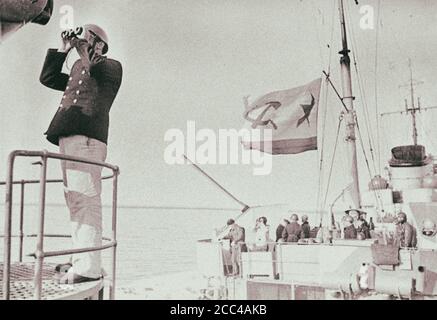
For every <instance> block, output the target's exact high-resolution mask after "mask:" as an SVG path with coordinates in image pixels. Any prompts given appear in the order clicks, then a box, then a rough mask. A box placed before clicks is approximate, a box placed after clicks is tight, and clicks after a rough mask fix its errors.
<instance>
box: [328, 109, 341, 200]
mask: <svg viewBox="0 0 437 320" xmlns="http://www.w3.org/2000/svg"><path fill="white" fill-rule="evenodd" d="M342 121H343V115H341V116H340V117H339V119H338V126H337V135H336V138H335V144H334V152H333V154H332V159H331V166H330V168H329V175H328V183H327V185H326V193H325V198H324V201H323V207H325V206H326V202H327V200H328V191H329V187H330V185H331V180H332V171H333V168H334V160H335V155H336V153H337V147H338V140H339V137H340V128H341V122H342Z"/></svg>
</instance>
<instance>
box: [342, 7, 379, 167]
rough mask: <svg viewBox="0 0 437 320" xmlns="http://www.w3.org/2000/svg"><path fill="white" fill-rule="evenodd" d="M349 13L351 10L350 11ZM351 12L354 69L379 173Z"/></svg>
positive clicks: (373, 159)
mask: <svg viewBox="0 0 437 320" xmlns="http://www.w3.org/2000/svg"><path fill="white" fill-rule="evenodd" d="M348 11H349V10H348ZM348 13H349V12H347V13H346V16H347V19H348V24H349V25H350V26H351V30H350V31H351V38H352V47H353V48H354V50H352V56H353V60H354V68H355V72H356V74H357V78H358V87H359V91H360V95H361V97H362V101H363V102H362V105H363V109H364V120H365V125H366V130H367V137H368V140H369V149H370V153H371V156H372V164H373V167H374V170H375V172H378V171H379V170H377V169H376V161H375V156H374V152H373V139H372V135H371V133H372V132H373V131H372V127H371V125H370V121H369V119H370V116H369V108H368V104H367V98H366V92H365V90H364V84H363V79H362V77H361V74H360V72H359V70H358V54H356V53H355V52H356V51H358V45H357V42H356V37H355V30H354V27H353V24H352V23H351V17H350V15H349V14H348Z"/></svg>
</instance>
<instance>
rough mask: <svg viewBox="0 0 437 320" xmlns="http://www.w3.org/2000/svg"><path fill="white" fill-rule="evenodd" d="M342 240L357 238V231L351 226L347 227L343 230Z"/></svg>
mask: <svg viewBox="0 0 437 320" xmlns="http://www.w3.org/2000/svg"><path fill="white" fill-rule="evenodd" d="M344 238H345V239H356V238H357V229H356V228H355V226H354V225H353V224H352V225H350V226H349V227H346V228H344Z"/></svg>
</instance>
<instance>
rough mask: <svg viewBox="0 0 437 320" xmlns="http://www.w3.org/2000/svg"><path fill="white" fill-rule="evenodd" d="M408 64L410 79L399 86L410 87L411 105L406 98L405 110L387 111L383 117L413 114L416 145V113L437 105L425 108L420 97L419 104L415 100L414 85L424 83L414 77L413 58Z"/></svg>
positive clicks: (416, 142) (415, 141)
mask: <svg viewBox="0 0 437 320" xmlns="http://www.w3.org/2000/svg"><path fill="white" fill-rule="evenodd" d="M408 66H409V68H410V81H409V83H408V84H405V85H401V86H399V88H405V87H408V88H409V89H410V98H411V101H410V103H411V105H410V106H409V105H408V101H407V99H405V111H395V112H386V113H381V117H383V116H386V115H392V114H403V113H404V112H405V113H406V114H407V115H411V120H412V124H413V135H412V137H413V143H414V145H415V146H416V145H417V144H418V141H417V140H418V136H419V135H418V133H417V118H416V115H417V113H418V112H419V113H420V112H421V111H426V110H430V109H437V106H433V107H425V108H423V107H422V106H421V104H420V98H417V105H416V102H415V96H414V87H416V86H418V85H421V84H423V83H424V82H423V81H416V80H414V78H413V66H412V63H411V59H410V58H409V59H408Z"/></svg>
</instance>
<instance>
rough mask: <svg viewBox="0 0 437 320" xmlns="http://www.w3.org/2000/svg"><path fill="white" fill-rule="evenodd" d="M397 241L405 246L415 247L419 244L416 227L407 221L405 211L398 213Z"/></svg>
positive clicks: (401, 245)
mask: <svg viewBox="0 0 437 320" xmlns="http://www.w3.org/2000/svg"><path fill="white" fill-rule="evenodd" d="M395 242H396V243H397V244H398V245H399V246H400V247H404V248H413V247H415V246H416V244H417V235H416V229H415V228H414V227H413V226H412V225H411V224H409V223H408V222H407V215H406V214H405V213H404V212H399V213H398V217H397V220H396V233H395Z"/></svg>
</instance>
